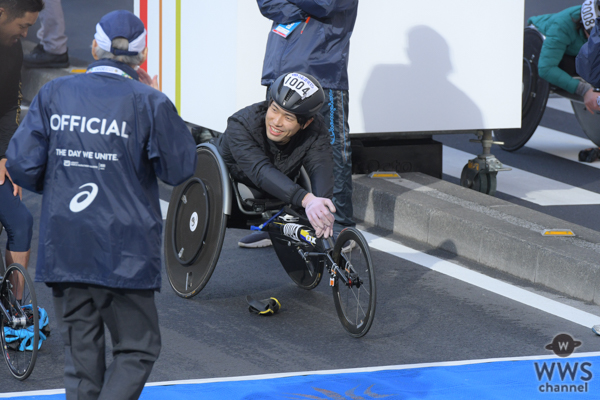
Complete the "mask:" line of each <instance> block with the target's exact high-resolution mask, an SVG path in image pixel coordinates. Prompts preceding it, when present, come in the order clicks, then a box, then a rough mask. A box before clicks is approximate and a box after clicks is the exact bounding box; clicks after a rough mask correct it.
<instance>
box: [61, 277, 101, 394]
mask: <svg viewBox="0 0 600 400" xmlns="http://www.w3.org/2000/svg"><path fill="white" fill-rule="evenodd" d="M52 297H53V299H54V312H55V314H56V323H57V327H58V330H59V332H60V334H61V336H62V339H63V343H64V345H65V390H66V395H67V400H74V399H77V400H87V399H97V398H98V396H99V395H100V391H101V390H102V385H103V383H104V374H105V371H106V354H105V337H104V324H103V322H102V318H101V316H100V313H99V312H98V310H97V305H96V304H95V303H94V300H93V298H92V296H91V294H90V291H89V286H88V285H83V284H54V285H53V287H52Z"/></svg>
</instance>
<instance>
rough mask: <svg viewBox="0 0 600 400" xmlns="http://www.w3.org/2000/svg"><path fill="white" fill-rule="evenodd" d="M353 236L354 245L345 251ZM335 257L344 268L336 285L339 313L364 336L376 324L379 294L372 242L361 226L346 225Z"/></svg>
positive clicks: (354, 333) (349, 327) (352, 331)
mask: <svg viewBox="0 0 600 400" xmlns="http://www.w3.org/2000/svg"><path fill="white" fill-rule="evenodd" d="M350 240H353V241H354V242H355V245H354V247H353V248H351V249H350V250H348V251H342V248H343V246H344V244H346V243H347V242H348V241H350ZM332 258H333V260H334V261H335V263H336V264H337V265H338V267H339V268H340V269H339V272H338V273H337V274H336V275H335V277H334V284H333V287H332V290H333V302H334V303H335V309H336V311H337V314H338V317H339V318H340V321H341V322H342V325H343V326H344V328H345V329H346V330H347V331H348V333H350V335H351V336H353V337H357V338H359V337H362V336H364V335H365V334H366V333H367V332H368V331H369V329H370V328H371V325H372V324H373V318H375V304H376V295H377V290H376V287H375V271H374V270H373V262H372V261H371V253H370V251H369V245H368V244H367V241H366V240H365V238H364V237H363V235H362V234H361V233H360V232H359V231H358V230H357V229H355V228H346V229H344V230H343V231H342V232H341V233H340V235H339V236H338V238H337V240H336V242H335V246H334V247H333V256H332ZM340 273H341V274H342V275H343V277H341V276H339V274H340Z"/></svg>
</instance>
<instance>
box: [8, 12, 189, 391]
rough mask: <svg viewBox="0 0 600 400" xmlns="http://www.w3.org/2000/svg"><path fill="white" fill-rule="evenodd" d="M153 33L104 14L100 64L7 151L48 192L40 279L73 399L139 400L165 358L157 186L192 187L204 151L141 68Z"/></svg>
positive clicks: (37, 112)
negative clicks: (51, 303) (50, 299)
mask: <svg viewBox="0 0 600 400" xmlns="http://www.w3.org/2000/svg"><path fill="white" fill-rule="evenodd" d="M145 36H146V30H145V29H144V25H143V23H142V22H141V21H140V20H139V18H137V17H136V16H135V15H133V14H131V13H130V12H128V11H122V10H121V11H114V12H112V13H109V14H107V15H106V16H104V17H103V18H102V19H101V20H100V23H99V24H97V26H96V34H95V36H94V37H95V40H94V42H93V45H92V53H93V55H94V56H95V58H96V59H99V61H97V62H95V63H93V64H91V65H90V66H89V68H88V70H87V73H86V74H81V75H73V76H68V77H63V78H58V79H55V80H53V81H51V82H49V83H48V84H46V85H45V86H44V87H43V88H42V89H41V90H40V92H39V93H38V95H37V96H36V97H35V99H34V100H33V102H32V104H31V107H30V109H29V112H28V113H27V116H26V118H25V119H24V121H23V123H22V124H21V126H20V127H19V129H18V130H17V132H16V133H15V135H14V136H13V138H12V140H11V142H10V144H9V147H8V151H7V153H6V156H7V158H8V162H7V168H8V171H9V172H10V174H11V176H12V178H13V180H14V181H15V182H16V183H17V184H19V185H21V186H22V187H24V188H26V189H29V190H32V191H35V192H37V193H43V198H42V213H41V221H40V229H39V232H40V238H39V247H38V260H37V265H36V280H37V281H42V282H46V283H48V284H49V285H50V286H52V288H53V296H54V300H55V310H56V315H57V320H58V323H59V328H60V331H61V333H62V335H63V340H64V341H65V347H66V352H67V357H65V361H66V366H65V385H66V390H67V398H97V397H98V396H100V397H102V398H111V399H121V398H123V399H130V398H137V397H138V396H139V394H140V393H141V390H142V388H143V385H144V383H145V381H146V379H147V377H148V375H149V374H150V371H151V369H152V365H153V363H154V361H155V360H156V359H157V358H158V354H159V351H160V332H159V329H158V318H157V313H156V306H155V304H154V291H155V290H158V289H160V286H161V276H160V275H161V274H160V272H161V259H160V248H161V232H162V217H161V211H160V204H159V197H158V183H157V179H156V178H157V177H158V178H160V179H161V180H163V181H164V182H166V183H168V184H171V185H177V184H180V183H182V182H183V181H185V180H186V179H187V178H189V177H190V176H192V175H193V173H194V171H195V168H196V153H195V143H194V140H193V138H192V136H191V134H190V133H189V131H188V129H187V127H186V125H185V123H184V122H183V120H182V119H181V118H180V117H179V116H178V113H177V110H176V109H175V107H174V105H173V104H172V103H171V101H170V100H169V99H168V98H167V96H165V95H164V94H163V93H161V92H160V91H158V90H157V89H156V88H157V82H156V77H154V79H152V78H150V76H149V75H148V74H147V73H145V72H144V71H143V70H141V69H137V70H136V69H135V68H136V67H137V66H138V65H139V64H141V63H142V62H143V61H144V60H145V58H146V54H147V48H146V47H145ZM151 86H152V87H151ZM104 324H106V326H107V327H108V328H109V330H110V331H111V336H112V338H113V355H114V361H113V363H112V364H111V365H110V366H109V368H108V369H106V368H105V365H104V340H105V339H104ZM127 365H128V366H127Z"/></svg>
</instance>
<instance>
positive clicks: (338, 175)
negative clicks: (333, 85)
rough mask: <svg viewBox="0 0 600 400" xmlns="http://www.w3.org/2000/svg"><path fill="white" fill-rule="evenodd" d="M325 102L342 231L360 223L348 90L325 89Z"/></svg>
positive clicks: (334, 186)
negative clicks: (354, 204) (355, 201)
mask: <svg viewBox="0 0 600 400" xmlns="http://www.w3.org/2000/svg"><path fill="white" fill-rule="evenodd" d="M324 91H325V104H324V105H323V108H321V114H322V115H323V118H325V125H326V126H327V127H328V133H329V138H330V143H331V147H332V149H333V162H334V164H333V176H334V184H333V204H334V205H335V208H336V213H335V222H336V225H338V227H339V226H340V225H341V227H339V229H338V228H336V227H334V230H335V231H339V230H341V229H343V228H345V227H347V226H354V225H356V223H355V222H354V219H353V218H352V214H353V209H352V147H351V144H350V125H349V124H348V91H347V90H333V89H325V90H324Z"/></svg>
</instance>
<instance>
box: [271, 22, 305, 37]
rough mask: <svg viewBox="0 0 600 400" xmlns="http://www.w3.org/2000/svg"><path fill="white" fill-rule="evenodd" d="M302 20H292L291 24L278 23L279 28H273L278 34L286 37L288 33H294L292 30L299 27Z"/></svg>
mask: <svg viewBox="0 0 600 400" xmlns="http://www.w3.org/2000/svg"><path fill="white" fill-rule="evenodd" d="M300 22H301V21H298V22H292V23H291V24H286V25H284V24H279V25H277V28H275V29H273V32H275V33H276V34H278V35H279V36H283V37H284V38H287V37H288V35H289V34H290V33H292V31H293V30H294V29H296V28H297V27H298V25H300Z"/></svg>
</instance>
